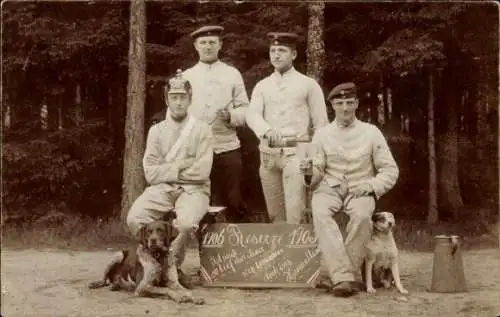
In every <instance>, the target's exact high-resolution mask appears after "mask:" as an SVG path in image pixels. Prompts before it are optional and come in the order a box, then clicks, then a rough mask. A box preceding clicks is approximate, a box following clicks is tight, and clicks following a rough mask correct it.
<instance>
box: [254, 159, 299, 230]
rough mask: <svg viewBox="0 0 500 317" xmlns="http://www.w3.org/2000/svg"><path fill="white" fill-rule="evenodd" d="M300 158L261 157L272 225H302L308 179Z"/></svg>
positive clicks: (265, 195)
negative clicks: (305, 182)
mask: <svg viewBox="0 0 500 317" xmlns="http://www.w3.org/2000/svg"><path fill="white" fill-rule="evenodd" d="M299 165H300V159H299V157H298V156H297V155H296V154H288V155H286V154H281V155H269V154H266V153H261V164H260V169H259V175H260V180H261V183H262V190H263V191H264V198H265V201H266V206H267V212H268V214H269V219H270V220H271V222H286V223H290V224H299V223H300V221H301V219H302V213H303V211H304V208H305V202H306V189H305V186H304V175H303V174H302V173H301V171H300V169H299Z"/></svg>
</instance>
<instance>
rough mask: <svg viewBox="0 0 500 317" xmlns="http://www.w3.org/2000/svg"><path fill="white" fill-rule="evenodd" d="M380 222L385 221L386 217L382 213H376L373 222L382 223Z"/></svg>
mask: <svg viewBox="0 0 500 317" xmlns="http://www.w3.org/2000/svg"><path fill="white" fill-rule="evenodd" d="M380 220H384V215H383V214H382V213H380V212H376V213H374V214H373V215H372V221H373V222H377V221H380Z"/></svg>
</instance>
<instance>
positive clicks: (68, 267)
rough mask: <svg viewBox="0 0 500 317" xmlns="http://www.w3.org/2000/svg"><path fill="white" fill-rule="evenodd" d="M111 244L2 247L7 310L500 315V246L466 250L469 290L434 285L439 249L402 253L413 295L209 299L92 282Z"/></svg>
mask: <svg viewBox="0 0 500 317" xmlns="http://www.w3.org/2000/svg"><path fill="white" fill-rule="evenodd" d="M110 254H111V251H103V252H74V253H72V252H67V251H36V250H23V251H14V250H5V251H2V272H1V277H2V307H1V311H2V316H4V317H18V316H19V317H21V316H33V317H35V316H39V317H57V316H61V317H63V316H64V317H76V316H85V317H111V316H116V317H138V316H186V317H188V316H200V315H199V314H200V313H203V314H206V315H207V316H223V317H225V316H227V317H239V316H242V317H243V316H245V317H252V316H259V317H264V316H287V317H293V316H297V317H302V316H304V317H305V316H320V317H322V316H325V317H326V316H329V317H331V316H376V317H382V316H415V317H416V316H432V317H436V316H439V317H442V316H464V317H465V316H467V317H482V316H485V317H486V316H488V317H491V316H498V315H500V251H499V250H497V249H490V250H480V251H469V252H465V253H464V265H465V268H466V269H465V270H466V272H465V273H466V279H467V284H468V287H469V292H468V293H464V294H432V293H428V292H426V289H427V287H428V285H429V284H430V279H431V270H432V254H431V253H402V254H401V266H402V268H403V284H404V285H405V286H406V288H407V289H408V290H409V291H410V292H411V294H410V296H409V297H408V301H407V302H400V301H397V300H395V298H396V297H397V296H398V294H397V293H396V291H394V290H390V291H385V290H383V291H379V292H378V293H377V294H376V295H373V296H371V295H370V296H368V295H367V294H365V293H362V294H360V295H358V296H356V297H354V298H349V299H339V298H335V297H333V296H331V295H330V294H327V293H325V292H324V291H323V290H319V289H312V290H251V291H249V290H239V289H213V288H211V289H205V288H202V287H198V288H196V289H195V291H194V292H195V294H196V295H199V296H202V297H204V298H205V299H206V301H207V304H206V305H204V306H195V305H192V304H182V305H181V304H176V303H174V302H172V301H170V300H165V299H158V298H156V299H152V298H134V297H132V296H131V295H130V294H127V293H122V292H110V291H108V290H107V289H99V290H88V289H86V284H87V282H89V281H90V280H95V279H98V278H100V276H101V274H102V270H103V268H104V266H105V265H106V263H107V262H108V260H109V256H110ZM198 263H199V262H198V258H197V256H196V253H194V252H191V253H189V254H188V257H187V259H186V263H185V270H186V271H187V272H189V273H193V274H194V272H195V271H196V270H197V265H198Z"/></svg>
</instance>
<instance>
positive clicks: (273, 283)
mask: <svg viewBox="0 0 500 317" xmlns="http://www.w3.org/2000/svg"><path fill="white" fill-rule="evenodd" d="M200 264H201V268H200V271H201V281H202V284H203V286H206V287H243V288H253V287H255V288H312V287H315V286H316V280H317V278H318V277H319V266H320V255H319V249H318V246H317V240H316V237H315V235H314V231H313V226H312V225H310V224H300V225H292V224H285V223H279V224H269V223H258V224H254V223H247V224H229V223H216V224H213V225H211V226H210V227H209V228H208V229H207V231H206V232H205V233H204V235H203V239H202V246H201V255H200Z"/></svg>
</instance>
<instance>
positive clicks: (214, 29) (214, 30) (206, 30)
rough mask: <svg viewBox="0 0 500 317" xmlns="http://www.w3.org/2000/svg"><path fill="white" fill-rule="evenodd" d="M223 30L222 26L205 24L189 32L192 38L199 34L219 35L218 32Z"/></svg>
mask: <svg viewBox="0 0 500 317" xmlns="http://www.w3.org/2000/svg"><path fill="white" fill-rule="evenodd" d="M222 31H224V28H223V27H222V26H219V25H205V26H202V27H201V28H199V29H197V30H195V31H193V32H191V34H190V35H191V37H192V38H193V39H195V38H198V37H200V36H213V35H216V36H220V34H221V33H222Z"/></svg>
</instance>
